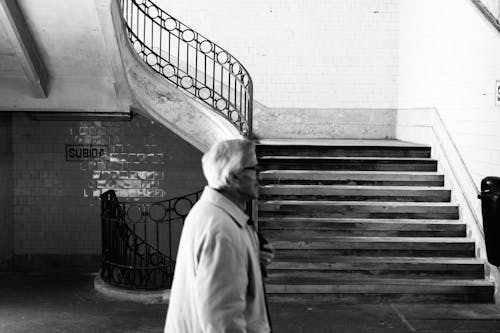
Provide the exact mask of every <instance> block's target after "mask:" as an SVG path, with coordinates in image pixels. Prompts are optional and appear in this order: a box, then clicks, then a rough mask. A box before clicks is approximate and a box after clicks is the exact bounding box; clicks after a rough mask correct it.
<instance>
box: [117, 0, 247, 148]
mask: <svg viewBox="0 0 500 333" xmlns="http://www.w3.org/2000/svg"><path fill="white" fill-rule="evenodd" d="M111 14H112V19H113V26H114V34H115V36H116V40H117V43H118V49H119V55H120V58H121V63H122V65H123V70H124V72H125V77H126V81H127V83H128V86H129V89H130V91H131V93H132V95H133V100H134V102H135V103H134V110H136V111H137V112H139V113H141V114H143V115H144V116H146V117H148V118H150V119H153V120H156V121H158V122H159V123H161V124H162V125H164V126H165V127H167V128H168V129H170V130H171V131H172V132H174V133H175V134H177V135H179V136H180V137H181V138H183V139H184V140H186V141H187V142H189V143H190V144H192V145H193V146H194V147H196V148H197V149H199V150H200V151H202V152H204V151H206V150H207V149H208V148H209V147H210V146H211V145H213V144H214V143H216V142H218V141H221V140H225V139H233V138H240V137H241V134H240V133H239V132H238V130H237V129H236V128H235V127H234V126H233V125H232V124H230V123H229V122H228V121H227V120H226V119H224V118H223V117H222V116H219V115H218V114H216V113H214V111H213V110H211V109H210V108H209V107H207V106H205V105H203V104H202V103H200V102H197V101H196V100H195V99H193V98H192V97H191V96H189V95H187V94H186V93H184V92H183V91H181V90H180V89H177V88H176V87H175V86H174V85H172V83H170V82H168V81H167V80H165V79H164V78H162V77H161V76H160V75H159V74H158V73H156V72H155V71H154V70H152V69H151V68H149V66H148V65H147V64H146V63H145V62H144V61H143V60H142V59H141V58H140V57H139V56H138V55H137V53H136V51H135V50H134V48H133V47H132V45H131V44H130V41H129V38H128V36H127V33H126V27H125V25H124V22H123V19H122V14H121V10H120V5H119V3H118V2H117V1H112V2H111Z"/></svg>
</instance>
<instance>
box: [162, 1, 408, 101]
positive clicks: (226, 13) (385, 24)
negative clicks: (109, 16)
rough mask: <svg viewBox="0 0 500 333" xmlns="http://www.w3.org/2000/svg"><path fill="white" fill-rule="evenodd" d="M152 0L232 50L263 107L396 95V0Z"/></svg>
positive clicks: (383, 98)
mask: <svg viewBox="0 0 500 333" xmlns="http://www.w3.org/2000/svg"><path fill="white" fill-rule="evenodd" d="M155 3H157V4H158V5H160V6H161V7H162V8H163V9H164V10H165V11H167V12H168V13H170V14H171V15H173V16H174V17H176V18H177V19H179V20H180V21H182V22H183V23H185V24H187V25H188V26H191V27H192V28H193V29H195V30H196V31H198V32H200V33H201V34H203V35H205V36H206V37H207V38H209V39H211V40H213V41H215V42H216V43H218V44H219V45H221V46H222V47H223V48H225V49H226V50H228V51H229V52H230V53H232V54H233V55H234V56H235V57H237V58H238V59H239V60H240V61H241V62H242V63H243V65H244V66H245V67H246V68H247V69H248V70H249V72H250V73H251V75H252V77H253V80H254V87H255V89H254V90H255V99H256V100H257V101H259V102H261V103H263V104H265V105H266V106H268V107H305V108H337V107H348V108H357V107H361V108H391V107H395V105H396V103H397V96H396V94H397V65H398V64H397V63H398V61H397V57H398V38H399V35H398V29H399V27H398V24H399V1H397V0H349V1H327V0H313V1H304V0H273V1H268V0H253V1H243V2H242V1H232V0H211V1H205V0H190V1H167V0H157V1H155Z"/></svg>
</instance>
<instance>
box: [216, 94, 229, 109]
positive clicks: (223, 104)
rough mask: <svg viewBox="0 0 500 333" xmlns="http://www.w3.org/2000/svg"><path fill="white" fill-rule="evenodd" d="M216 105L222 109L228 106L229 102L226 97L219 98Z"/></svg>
mask: <svg viewBox="0 0 500 333" xmlns="http://www.w3.org/2000/svg"><path fill="white" fill-rule="evenodd" d="M215 106H216V107H217V109H219V110H220V111H222V110H224V109H225V108H226V107H227V102H226V100H225V99H223V98H222V97H221V98H219V99H218V100H217V102H215Z"/></svg>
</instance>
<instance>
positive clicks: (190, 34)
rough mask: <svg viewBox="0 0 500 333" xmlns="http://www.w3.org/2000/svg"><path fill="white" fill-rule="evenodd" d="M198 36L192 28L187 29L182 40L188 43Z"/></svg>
mask: <svg viewBox="0 0 500 333" xmlns="http://www.w3.org/2000/svg"><path fill="white" fill-rule="evenodd" d="M195 37H196V35H195V33H194V31H193V30H191V29H186V30H184V31H183V32H182V40H183V41H185V42H186V43H189V42H192V41H193V40H194V38H195Z"/></svg>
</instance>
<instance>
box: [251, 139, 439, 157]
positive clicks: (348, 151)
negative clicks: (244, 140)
mask: <svg viewBox="0 0 500 333" xmlns="http://www.w3.org/2000/svg"><path fill="white" fill-rule="evenodd" d="M318 143H319V142H318V141H316V142H314V141H309V142H302V143H300V144H299V143H292V142H284V143H277V142H275V143H271V142H267V143H265V144H264V143H260V144H257V146H256V152H257V156H259V155H269V154H273V155H275V156H279V155H294V156H381V157H382V156H383V157H430V155H431V149H430V147H427V146H420V145H406V146H403V145H370V144H368V145H365V146H360V145H353V144H348V143H344V144H337V145H320V144H318Z"/></svg>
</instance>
